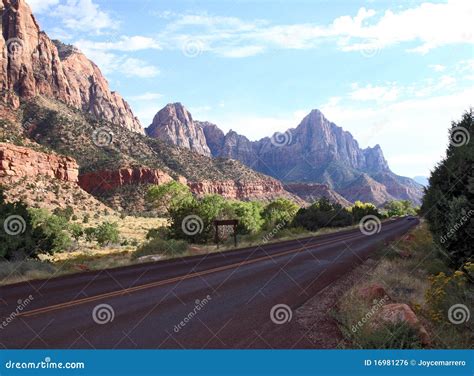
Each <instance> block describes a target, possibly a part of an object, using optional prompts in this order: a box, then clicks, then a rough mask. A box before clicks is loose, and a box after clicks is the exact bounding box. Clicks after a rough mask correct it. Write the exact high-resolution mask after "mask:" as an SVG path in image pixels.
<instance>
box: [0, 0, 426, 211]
mask: <svg viewBox="0 0 474 376" xmlns="http://www.w3.org/2000/svg"><path fill="white" fill-rule="evenodd" d="M0 29H1V31H2V33H1V35H0V54H1V60H0V167H1V168H0V184H1V185H3V186H4V188H5V187H6V188H7V190H8V189H10V193H11V195H10V196H11V197H14V196H15V195H17V194H19V193H21V195H22V197H23V196H24V197H25V200H27V201H28V200H30V201H31V197H30V196H31V191H32V190H33V191H35V192H37V194H36V195H35V196H34V197H36V199H35V200H36V201H35V202H36V204H38V203H41V205H45V204H46V201H48V202H50V203H52V204H54V205H60V206H64V205H67V204H68V203H70V202H71V201H70V195H68V194H66V195H64V196H63V197H62V199H61V200H60V199H59V198H58V196H57V194H56V193H54V192H57V188H55V187H56V186H57V184H58V182H60V183H61V184H62V185H63V186H64V187H66V188H64V191H65V192H67V191H68V190H69V191H70V192H75V193H74V195H73V196H74V197H76V199H77V200H76V201H77V202H91V203H93V204H94V205H95V206H96V207H102V206H103V203H106V204H107V205H108V206H109V207H112V208H114V209H117V210H125V211H137V210H138V211H140V210H142V209H143V210H145V209H146V208H145V206H146V204H145V202H144V193H145V191H146V186H147V185H149V184H161V183H164V182H167V181H170V180H178V181H180V182H182V183H184V184H187V185H188V186H189V187H190V188H191V190H192V191H193V192H194V193H195V194H196V195H205V194H220V195H222V196H225V197H227V198H231V199H241V200H250V199H256V200H270V199H275V198H278V197H285V198H290V199H293V200H295V201H297V202H299V203H301V204H304V202H305V201H306V202H311V201H313V200H315V199H317V198H319V197H327V198H329V199H330V200H332V201H335V202H338V203H340V204H341V205H344V206H347V205H349V204H350V203H351V202H353V201H355V200H363V201H371V202H374V203H376V204H382V203H384V202H386V201H388V200H391V199H395V198H396V199H409V200H412V201H413V202H415V203H419V200H420V197H421V187H420V185H418V184H417V183H415V182H413V181H412V180H411V179H408V178H403V177H400V176H397V175H395V174H393V173H392V172H391V171H390V169H389V167H388V165H387V162H386V160H385V159H384V157H383V153H382V150H381V149H380V147H379V146H376V147H374V148H367V149H361V148H359V146H358V143H357V141H356V140H355V139H354V138H353V137H352V135H351V134H350V133H348V132H345V131H344V130H343V129H342V128H340V127H338V126H336V125H335V124H333V123H331V122H329V121H328V120H327V119H326V118H325V117H324V116H323V114H321V112H319V111H317V110H314V111H312V112H311V113H310V114H309V115H308V116H307V117H305V119H303V121H302V122H301V124H300V125H299V126H298V127H297V128H295V129H290V130H289V131H288V132H286V133H284V134H276V135H274V136H273V137H271V138H270V137H267V138H264V139H262V140H259V141H250V140H249V139H247V138H246V137H245V136H242V135H239V134H237V133H236V132H233V131H230V132H228V133H227V134H224V132H223V131H222V130H221V129H219V127H218V126H216V125H214V124H211V123H208V122H200V121H195V120H194V119H193V117H192V115H191V114H190V113H189V111H188V110H186V108H185V107H184V106H182V105H181V104H179V103H175V104H169V105H167V106H166V107H165V108H163V109H162V110H161V111H159V112H158V113H157V115H156V116H155V118H154V119H153V122H152V124H151V125H150V126H149V127H148V128H147V129H146V130H144V129H143V128H142V126H141V124H140V122H139V121H138V119H137V118H136V117H135V115H134V114H133V111H132V109H131V108H130V106H129V105H128V103H127V102H126V101H125V100H124V99H123V98H122V97H121V96H120V94H118V93H116V92H114V91H112V90H111V89H110V87H109V85H108V82H107V80H106V79H105V77H104V76H103V75H102V73H101V71H100V69H99V67H97V65H95V64H94V63H93V62H92V61H90V60H89V59H88V58H87V57H86V56H85V55H84V54H83V53H82V52H81V51H79V50H78V49H76V48H75V47H73V46H70V45H66V44H63V43H61V42H60V41H53V40H51V39H50V38H49V37H48V35H47V34H46V33H45V32H43V31H42V30H41V29H40V26H39V25H38V23H37V21H36V19H35V17H34V15H33V14H32V12H31V10H30V8H29V6H28V5H27V3H26V2H25V0H2V2H1V4H0ZM30 159H31V160H32V161H33V162H31V161H30ZM35 161H38V163H37V164H38V165H37V166H36V165H35V163H36V162H35ZM32 163H33V165H32ZM65 171H66V172H65ZM48 187H53V188H48ZM12 192H13V193H12ZM45 192H49V194H47V195H46V194H45ZM53 193H54V194H53ZM7 194H8V192H7ZM96 198H99V199H100V200H101V202H98V201H97V200H96ZM303 200H305V201H303ZM101 205H102V206H101Z"/></svg>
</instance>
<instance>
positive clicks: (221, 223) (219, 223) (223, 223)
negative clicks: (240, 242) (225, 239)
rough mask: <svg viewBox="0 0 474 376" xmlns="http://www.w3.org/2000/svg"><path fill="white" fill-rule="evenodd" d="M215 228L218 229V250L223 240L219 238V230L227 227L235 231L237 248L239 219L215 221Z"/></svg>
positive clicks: (216, 238) (216, 240)
mask: <svg viewBox="0 0 474 376" xmlns="http://www.w3.org/2000/svg"><path fill="white" fill-rule="evenodd" d="M213 223H214V227H215V229H216V234H215V238H214V239H215V242H216V244H217V248H219V243H220V241H221V238H220V236H219V229H220V228H225V227H232V229H233V236H234V245H235V247H237V226H238V225H239V221H238V220H237V219H226V220H215V221H214V222H213Z"/></svg>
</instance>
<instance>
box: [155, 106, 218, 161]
mask: <svg viewBox="0 0 474 376" xmlns="http://www.w3.org/2000/svg"><path fill="white" fill-rule="evenodd" d="M146 133H147V135H148V136H150V137H154V138H159V139H161V140H163V141H165V142H168V143H170V144H173V145H176V146H179V147H183V148H186V149H190V150H192V151H194V152H196V153H199V154H201V155H205V156H208V157H209V156H211V150H210V149H209V147H208V146H207V142H206V136H205V135H204V132H203V130H202V128H201V127H200V126H199V125H198V124H196V123H195V122H194V120H193V117H192V116H191V114H190V113H189V111H188V110H187V109H186V108H185V107H184V106H183V105H182V104H181V103H173V104H168V105H167V106H166V107H165V108H163V109H162V110H161V111H159V112H158V113H157V114H156V115H155V118H154V119H153V122H152V124H151V125H150V126H149V127H148V128H147V129H146Z"/></svg>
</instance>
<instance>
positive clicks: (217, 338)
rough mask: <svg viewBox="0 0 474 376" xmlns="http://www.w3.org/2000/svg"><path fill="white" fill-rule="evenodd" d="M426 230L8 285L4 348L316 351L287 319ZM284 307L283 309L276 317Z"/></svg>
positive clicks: (0, 312)
mask: <svg viewBox="0 0 474 376" xmlns="http://www.w3.org/2000/svg"><path fill="white" fill-rule="evenodd" d="M417 223H418V220H413V219H411V220H410V219H408V218H401V219H398V220H393V221H386V222H384V223H383V224H382V226H381V231H380V232H379V233H376V234H374V235H371V236H368V235H364V234H362V233H361V232H360V230H359V229H354V230H349V231H343V232H338V233H334V234H329V235H323V236H319V237H313V238H306V239H300V240H295V241H287V242H282V243H277V244H268V245H265V246H262V247H255V248H246V249H241V250H236V251H230V252H221V253H215V254H210V255H206V256H195V257H189V258H185V259H179V260H170V261H164V262H157V263H149V264H139V265H134V266H130V267H125V268H118V269H112V270H106V271H100V272H91V273H82V274H77V275H69V276H64V277H61V278H56V279H51V280H48V281H34V282H30V283H22V284H17V285H11V286H5V287H2V288H0V297H1V299H2V300H1V301H2V302H3V305H2V306H1V308H0V316H1V319H2V321H3V324H2V325H1V327H0V344H1V345H3V346H4V347H5V348H85V349H88V348H110V349H112V348H131V349H134V348H255V347H259V348H262V347H264V348H271V347H277V348H293V347H296V348H306V347H311V344H310V343H309V342H307V340H306V339H305V338H304V336H303V335H302V334H301V333H300V332H299V329H298V327H297V325H296V323H295V322H294V320H293V321H290V322H288V323H286V322H285V323H281V324H280V323H278V322H279V320H281V321H286V319H289V318H291V315H292V312H293V311H294V310H295V309H296V308H298V307H299V306H301V305H302V304H304V303H305V302H306V301H307V300H308V299H309V298H310V297H312V296H314V295H315V294H316V293H317V292H318V291H320V290H322V289H323V288H325V287H326V286H328V285H329V284H331V283H333V282H334V281H336V280H337V279H338V278H340V277H341V276H343V275H345V274H346V273H348V272H349V271H350V270H351V269H353V268H354V267H355V266H356V265H357V264H359V263H361V262H362V261H363V260H364V259H366V258H367V257H368V256H369V255H370V253H371V252H372V251H373V250H374V249H376V248H377V246H378V245H380V243H382V242H386V241H389V240H394V239H396V238H398V237H400V236H402V235H403V234H405V233H406V232H408V231H409V230H410V229H411V228H413V227H414V226H415V225H416V224H417ZM29 296H31V297H32V298H33V299H29ZM19 300H20V301H21V302H22V303H21V304H20V305H19V303H18V302H19ZM25 302H27V304H26V303H25ZM283 305H285V306H288V307H289V310H288V309H287V308H285V306H283ZM275 306H277V308H279V307H281V308H279V309H276V311H275V309H274V310H273V313H274V315H273V317H271V312H272V309H273V308H274V307H275ZM18 307H21V308H22V309H21V310H19V309H18ZM285 315H286V316H285ZM6 318H9V320H8V322H6V321H5V320H6ZM272 319H273V320H272ZM5 324H6V325H5Z"/></svg>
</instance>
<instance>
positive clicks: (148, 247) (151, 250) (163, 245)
mask: <svg viewBox="0 0 474 376" xmlns="http://www.w3.org/2000/svg"><path fill="white" fill-rule="evenodd" d="M187 250H188V243H187V242H185V241H184V240H173V239H171V240H164V239H159V238H156V239H152V240H150V241H149V242H148V243H145V244H143V245H142V246H140V247H139V248H138V249H137V250H136V251H135V252H134V253H133V256H132V258H134V259H137V258H140V257H143V256H148V255H155V254H161V255H165V256H168V257H174V256H180V255H183V254H184V253H186V251H187Z"/></svg>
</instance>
